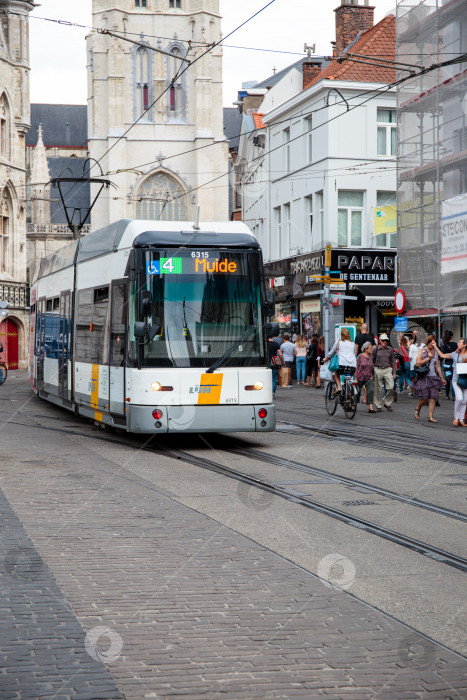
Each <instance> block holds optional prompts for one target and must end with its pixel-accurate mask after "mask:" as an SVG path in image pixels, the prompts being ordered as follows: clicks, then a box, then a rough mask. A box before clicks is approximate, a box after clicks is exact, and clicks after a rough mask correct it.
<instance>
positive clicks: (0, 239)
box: [0, 190, 11, 272]
mask: <svg viewBox="0 0 467 700" xmlns="http://www.w3.org/2000/svg"><path fill="white" fill-rule="evenodd" d="M10 221H11V199H10V195H9V193H8V190H4V192H3V196H2V199H1V218H0V271H1V272H9V268H10Z"/></svg>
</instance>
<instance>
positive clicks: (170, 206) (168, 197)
mask: <svg viewBox="0 0 467 700" xmlns="http://www.w3.org/2000/svg"><path fill="white" fill-rule="evenodd" d="M135 200H136V211H135V214H136V218H137V219H150V220H152V221H159V220H160V221H187V220H188V214H189V199H188V194H187V193H186V191H185V190H184V189H183V187H182V186H181V185H180V183H179V182H178V181H177V180H175V178H173V177H171V176H170V175H168V174H167V173H164V172H156V173H154V175H151V176H150V177H148V178H147V180H145V181H144V182H143V184H142V185H141V187H140V188H139V189H138V191H137V193H136V196H135Z"/></svg>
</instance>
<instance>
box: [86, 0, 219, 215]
mask: <svg viewBox="0 0 467 700" xmlns="http://www.w3.org/2000/svg"><path fill="white" fill-rule="evenodd" d="M92 9H93V27H94V28H95V29H94V31H92V32H91V33H90V34H89V35H88V37H87V56H88V66H87V70H88V92H89V97H88V138H89V155H90V157H91V158H93V159H95V160H96V161H99V165H100V166H101V168H102V172H103V173H104V176H105V177H108V178H109V179H110V180H112V182H113V183H115V185H117V188H118V189H116V190H114V189H111V190H106V191H104V192H102V194H101V196H100V198H99V199H98V201H97V203H96V204H95V206H94V208H93V211H92V227H93V229H94V228H99V227H101V226H105V225H107V224H108V223H110V222H112V221H115V220H117V219H121V218H144V219H153V220H158V219H161V220H163V219H168V220H182V221H188V220H192V219H193V217H194V214H195V208H196V205H198V204H199V205H200V218H201V220H203V221H216V220H218V221H219V220H226V219H227V218H228V215H229V212H228V179H227V177H225V178H220V179H218V180H216V181H214V182H212V183H211V184H210V181H211V180H214V179H215V178H216V177H217V176H218V175H220V174H221V173H222V172H227V170H228V157H229V154H228V145H227V142H226V139H225V136H224V132H223V110H222V49H221V47H218V48H215V49H214V50H213V51H212V52H209V53H208V54H207V55H206V56H204V57H203V58H201V59H200V60H199V61H198V62H196V63H195V64H194V65H193V66H191V65H189V64H188V63H187V62H186V61H185V60H183V59H186V60H188V61H194V59H196V58H197V57H199V56H200V55H201V54H202V53H204V52H205V51H206V48H207V47H208V45H209V44H211V43H214V42H216V41H218V40H219V39H220V37H221V17H220V15H219V0H93V3H92ZM99 30H108V31H110V32H112V33H115V34H118V35H119V36H120V37H125V38H126V39H131V41H126V40H124V38H116V37H115V36H112V35H109V34H105V33H100V32H99ZM133 42H137V43H133ZM153 49H159V50H161V51H163V52H165V53H161V52H160V51H154V50H153ZM167 54H168V55H167ZM187 65H188V66H189V67H188V70H187V71H186V72H185V73H184V74H183V75H180V73H181V71H183V69H184V68H185V67H186V66H187ZM177 74H178V77H176V76H177ZM136 120H137V123H136V124H135V125H134V126H132V124H133V122H135V121H136ZM130 127H131V128H130ZM91 175H92V176H94V177H98V176H99V175H100V169H99V167H98V166H97V165H95V166H94V167H93V169H92V172H91ZM95 192H96V188H95V187H92V188H91V195H93V194H95Z"/></svg>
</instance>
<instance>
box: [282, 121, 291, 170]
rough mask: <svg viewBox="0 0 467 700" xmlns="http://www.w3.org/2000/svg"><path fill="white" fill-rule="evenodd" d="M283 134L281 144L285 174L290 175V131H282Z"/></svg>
mask: <svg viewBox="0 0 467 700" xmlns="http://www.w3.org/2000/svg"><path fill="white" fill-rule="evenodd" d="M282 134H283V143H284V145H285V149H284V150H285V154H284V155H285V163H284V166H285V172H286V173H290V129H284V131H283V132H282Z"/></svg>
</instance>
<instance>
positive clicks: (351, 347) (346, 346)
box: [321, 328, 357, 394]
mask: <svg viewBox="0 0 467 700" xmlns="http://www.w3.org/2000/svg"><path fill="white" fill-rule="evenodd" d="M336 353H337V354H338V357H339V370H338V371H336V372H335V374H334V381H335V382H336V386H337V392H336V394H339V393H340V391H341V374H352V375H353V374H354V372H355V369H356V367H357V358H356V357H355V343H354V342H352V341H351V340H350V331H349V329H348V328H343V329H342V330H341V339H340V340H336V342H335V343H334V345H333V346H332V348H331V349H330V351H329V353H328V355H327V357H325V358H324V360H321V364H323V363H324V362H326V360H329V359H331V357H332V356H333V355H335V354H336Z"/></svg>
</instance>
